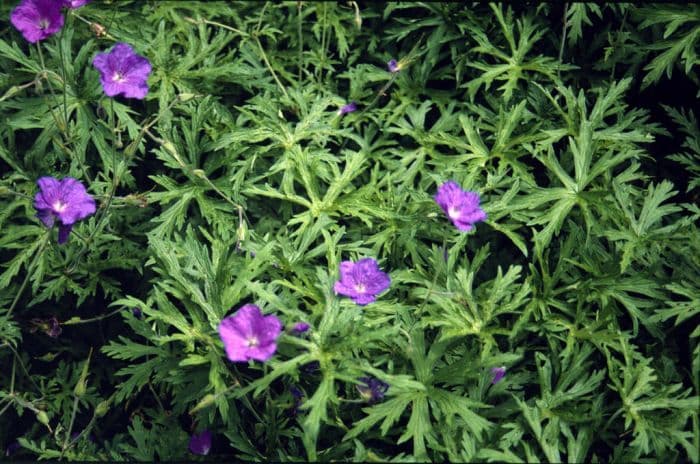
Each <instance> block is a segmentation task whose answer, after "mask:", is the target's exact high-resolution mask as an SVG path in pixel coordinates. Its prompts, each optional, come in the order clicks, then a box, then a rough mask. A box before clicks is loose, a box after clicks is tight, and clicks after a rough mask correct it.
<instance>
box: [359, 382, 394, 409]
mask: <svg viewBox="0 0 700 464" xmlns="http://www.w3.org/2000/svg"><path fill="white" fill-rule="evenodd" d="M359 380H360V382H363V383H364V385H358V386H357V391H359V392H360V395H362V397H363V398H364V399H365V400H366V401H367V402H368V403H370V404H373V403H376V402H377V401H381V400H383V399H384V393H386V391H387V390H388V389H389V384H388V383H386V382H382V381H381V380H379V379H375V378H374V377H360V378H359Z"/></svg>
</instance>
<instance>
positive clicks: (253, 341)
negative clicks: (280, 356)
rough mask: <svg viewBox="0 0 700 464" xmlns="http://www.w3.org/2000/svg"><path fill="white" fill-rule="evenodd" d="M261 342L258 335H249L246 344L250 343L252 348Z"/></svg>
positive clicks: (249, 345)
mask: <svg viewBox="0 0 700 464" xmlns="http://www.w3.org/2000/svg"><path fill="white" fill-rule="evenodd" d="M259 344H260V340H258V337H255V336H253V337H248V339H247V340H246V345H248V347H249V348H252V347H254V346H258V345H259Z"/></svg>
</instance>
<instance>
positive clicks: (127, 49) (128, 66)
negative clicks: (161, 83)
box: [92, 42, 151, 100]
mask: <svg viewBox="0 0 700 464" xmlns="http://www.w3.org/2000/svg"><path fill="white" fill-rule="evenodd" d="M92 64H93V66H95V68H97V70H98V71H99V72H100V83H101V84H102V89H103V90H104V92H105V95H107V96H108V97H114V96H116V95H120V94H121V95H123V96H125V97H126V98H138V99H139V100H143V99H144V98H145V97H146V94H147V93H148V82H147V81H148V75H149V74H150V73H151V63H149V61H148V60H147V59H146V58H145V57H143V56H141V55H137V54H136V52H134V49H133V48H131V46H130V45H129V44H125V43H123V42H120V43H118V44H116V45H115V46H114V48H112V51H110V52H109V53H98V54H97V55H96V56H95V59H93V60H92Z"/></svg>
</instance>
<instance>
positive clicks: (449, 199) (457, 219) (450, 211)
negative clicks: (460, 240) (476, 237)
mask: <svg viewBox="0 0 700 464" xmlns="http://www.w3.org/2000/svg"><path fill="white" fill-rule="evenodd" d="M435 201H436V202H437V204H438V205H439V206H440V208H442V210H443V211H444V212H445V214H447V217H448V218H450V221H452V224H454V225H455V227H457V229H459V230H461V231H463V232H466V231H469V230H472V227H474V223H475V222H479V221H483V220H485V219H486V213H485V212H484V210H482V209H481V208H480V207H479V194H478V193H476V192H469V191H464V190H462V189H461V188H460V186H459V184H457V182H454V181H451V180H450V181H447V182H445V183H444V184H442V185H441V186H440V187H439V188H438V192H437V195H435Z"/></svg>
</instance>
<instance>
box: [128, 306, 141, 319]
mask: <svg viewBox="0 0 700 464" xmlns="http://www.w3.org/2000/svg"><path fill="white" fill-rule="evenodd" d="M131 314H133V315H134V317H135V318H136V319H141V318H143V312H142V311H141V308H134V309H132V310H131Z"/></svg>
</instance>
